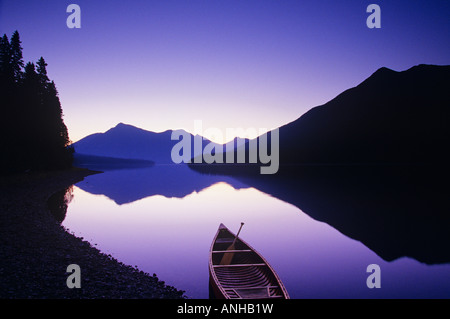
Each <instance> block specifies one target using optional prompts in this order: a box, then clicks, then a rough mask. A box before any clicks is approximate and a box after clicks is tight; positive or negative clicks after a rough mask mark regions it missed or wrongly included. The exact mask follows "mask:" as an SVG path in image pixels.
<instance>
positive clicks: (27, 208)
mask: <svg viewBox="0 0 450 319" xmlns="http://www.w3.org/2000/svg"><path fill="white" fill-rule="evenodd" d="M97 173H100V172H96V171H91V170H87V169H80V168H72V169H69V170H64V171H51V172H33V173H23V174H20V175H14V176H6V177H0V298H3V299H72V298H74V299H142V298H145V299H178V298H185V296H184V291H180V290H178V289H176V288H174V287H172V286H167V285H166V284H165V283H164V281H161V280H159V279H158V278H157V276H156V274H153V275H150V274H147V273H145V272H143V271H140V270H139V269H138V268H137V267H136V268H135V267H132V266H129V265H125V264H123V263H121V262H119V261H118V260H116V259H114V258H113V257H111V256H110V255H106V254H104V253H102V252H100V251H99V250H98V249H97V248H95V247H93V246H91V244H90V243H89V242H87V241H85V240H83V239H82V238H79V237H76V236H75V235H73V234H71V233H69V232H68V231H67V230H66V229H65V228H64V227H63V226H61V225H60V224H59V223H58V222H57V221H56V219H55V218H54V217H53V216H52V214H51V213H50V210H49V208H48V206H47V201H48V199H49V198H50V197H51V196H52V195H53V194H55V193H56V192H58V191H61V190H63V189H65V188H67V187H70V186H71V185H73V184H75V183H78V182H80V181H82V180H83V179H84V178H85V177H87V176H89V175H93V174H97ZM70 264H77V265H79V266H80V269H81V276H80V277H81V288H73V289H69V288H68V287H67V285H66V280H67V278H68V276H69V275H70V273H66V269H67V266H68V265H70Z"/></svg>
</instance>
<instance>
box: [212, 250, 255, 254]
mask: <svg viewBox="0 0 450 319" xmlns="http://www.w3.org/2000/svg"><path fill="white" fill-rule="evenodd" d="M251 252H252V250H250V249H241V250H238V249H235V250H231V249H230V250H213V251H212V253H213V254H220V253H222V254H223V253H251Z"/></svg>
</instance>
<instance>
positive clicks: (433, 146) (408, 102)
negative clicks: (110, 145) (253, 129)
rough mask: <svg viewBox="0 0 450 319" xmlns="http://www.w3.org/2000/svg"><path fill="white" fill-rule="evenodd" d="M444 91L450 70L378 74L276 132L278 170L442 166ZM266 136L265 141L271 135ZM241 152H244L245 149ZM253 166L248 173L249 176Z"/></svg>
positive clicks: (449, 108) (448, 135) (217, 168)
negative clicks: (302, 166)
mask: <svg viewBox="0 0 450 319" xmlns="http://www.w3.org/2000/svg"><path fill="white" fill-rule="evenodd" d="M449 88H450V66H436V65H418V66H414V67H412V68H410V69H408V70H406V71H402V72H396V71H393V70H390V69H388V68H381V69H379V70H377V71H376V72H375V73H374V74H372V75H371V76H370V77H369V78H368V79H366V80H365V81H363V82H362V83H361V84H359V85H358V86H356V87H354V88H351V89H349V90H347V91H345V92H343V93H341V94H340V95H338V96H337V97H336V98H334V99H333V100H331V101H329V102H328V103H326V104H324V105H321V106H317V107H314V108H312V109H311V110H310V111H308V112H307V113H305V114H304V115H302V116H301V117H300V118H298V119H297V120H295V121H293V122H291V123H289V124H286V125H284V126H282V127H280V128H279V158H280V168H282V167H286V166H288V165H290V167H293V165H298V164H425V163H436V162H439V163H446V162H448V160H449V157H448V154H447V153H448V152H447V150H446V149H447V145H449V140H450V125H449V124H450V123H449V122H450V90H449ZM267 134H268V135H267V139H268V140H269V141H270V136H271V134H273V131H272V132H269V133H267ZM260 138H261V137H258V140H259V139H260ZM246 147H247V151H248V143H247V146H246ZM269 149H270V147H269ZM247 158H248V157H247ZM252 166H256V165H250V166H249V169H248V170H249V171H252V172H253V171H254V170H253V169H252ZM257 166H258V167H259V166H261V164H258V165H257ZM191 167H192V168H195V169H198V170H203V171H208V172H218V173H234V172H236V171H238V172H245V169H244V168H242V165H241V166H239V165H209V166H208V165H191ZM258 172H259V171H258Z"/></svg>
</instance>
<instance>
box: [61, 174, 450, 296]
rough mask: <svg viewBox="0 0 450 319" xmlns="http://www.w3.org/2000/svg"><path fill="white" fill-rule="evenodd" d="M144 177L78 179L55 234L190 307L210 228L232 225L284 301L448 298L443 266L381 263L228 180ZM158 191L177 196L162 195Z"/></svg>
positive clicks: (448, 267)
mask: <svg viewBox="0 0 450 319" xmlns="http://www.w3.org/2000/svg"><path fill="white" fill-rule="evenodd" d="M151 170H152V169H148V170H135V171H132V170H130V171H115V172H106V173H104V174H99V175H93V176H90V177H88V178H86V179H85V181H83V182H81V183H79V184H77V185H76V186H75V187H74V189H73V195H74V197H73V200H72V202H71V203H70V205H69V207H68V210H67V214H66V217H65V219H64V221H63V223H62V224H63V226H65V227H66V228H68V229H69V231H70V232H73V233H74V234H75V235H77V236H80V237H84V238H85V239H86V240H89V241H90V242H91V243H92V244H95V245H96V247H97V248H99V249H100V250H101V251H103V252H105V253H108V254H111V255H112V256H114V257H115V258H117V259H118V260H119V261H121V262H123V263H125V264H128V265H132V266H135V265H136V266H138V267H139V269H141V270H143V271H145V272H148V273H150V274H153V273H156V274H157V275H158V277H159V278H160V279H161V280H164V281H165V282H166V283H167V284H169V285H173V286H175V287H177V288H178V289H182V290H185V291H186V295H187V296H188V297H190V298H208V297H209V291H208V280H209V277H208V251H209V248H210V245H211V242H212V239H213V237H214V235H215V233H216V231H217V228H218V226H219V224H220V223H224V224H225V225H226V226H227V227H229V228H230V229H231V230H232V231H234V232H236V231H237V229H238V228H239V225H240V222H245V226H244V227H243V229H242V231H241V237H242V238H243V239H244V240H245V241H247V242H248V243H249V244H250V245H252V246H253V247H254V248H255V249H257V250H258V251H259V252H260V253H261V254H262V255H263V256H265V257H266V259H267V260H268V261H269V263H270V264H271V265H272V266H273V268H274V269H275V270H276V272H277V273H278V275H279V276H280V278H281V280H282V281H283V282H284V284H285V286H286V288H287V290H288V292H289V294H290V296H291V298H416V297H420V298H428V297H441V298H449V297H450V264H441V265H431V266H430V265H425V264H421V263H419V262H418V261H416V260H413V259H410V258H400V259H397V260H395V261H393V262H386V261H384V260H383V259H381V258H380V257H378V256H377V255H376V254H375V253H374V252H372V251H371V250H370V249H368V248H367V247H366V246H364V245H363V244H362V243H361V242H359V241H355V240H353V239H350V238H348V237H346V236H344V235H343V234H341V233H340V232H338V231H337V230H335V229H334V228H332V227H331V226H329V225H328V224H325V223H322V222H318V221H316V220H314V219H312V218H310V217H309V216H308V215H306V214H305V213H303V212H302V211H301V210H300V209H298V208H297V207H296V206H293V205H291V204H288V203H286V202H283V201H281V200H279V199H277V198H274V197H272V196H270V195H267V194H265V193H263V192H261V191H259V190H257V189H255V188H252V187H246V186H245V185H243V184H241V183H239V182H236V181H233V180H232V179H230V178H220V177H207V176H200V174H197V173H194V172H190V171H188V169H187V168H186V169H185V168H183V169H182V173H183V174H185V175H183V174H181V175H183V176H185V177H186V178H185V179H182V180H181V181H178V184H177V181H176V180H175V179H174V180H172V179H170V177H169V180H170V181H171V182H170V181H168V180H156V179H153V180H152V179H151V177H152V176H153V175H152V174H155V173H154V171H151ZM153 170H154V169H153ZM163 173H164V172H163ZM146 174H149V175H146ZM158 174H162V173H158ZM124 176H127V180H124V179H123V178H124ZM130 176H131V177H130ZM153 177H155V176H153ZM158 178H161V175H158ZM144 180H145V183H144V182H143V181H144ZM193 180H195V181H196V183H194V184H192V183H193ZM167 183H169V184H170V183H173V184H172V186H173V188H177V187H181V189H182V191H177V192H175V193H171V192H170V191H169V192H167V190H164V186H162V184H167ZM180 183H181V184H183V185H180ZM189 183H190V184H189ZM187 184H189V185H191V186H192V187H190V186H189V185H187ZM129 185H133V187H138V188H139V187H140V190H139V191H140V192H141V194H140V195H139V196H137V195H136V192H138V190H136V189H134V188H133V187H131V186H129ZM155 185H156V186H155ZM158 185H160V187H161V189H162V190H161V191H158ZM232 185H233V186H232ZM155 187H156V188H155ZM143 188H145V190H143ZM191 188H192V189H191ZM83 189H84V190H83ZM102 189H103V190H102ZM103 194H106V195H103ZM133 194H134V195H133ZM369 264H378V265H379V266H380V267H381V288H380V289H369V288H367V286H366V279H367V276H368V275H369V274H368V273H366V268H367V266H368V265H369Z"/></svg>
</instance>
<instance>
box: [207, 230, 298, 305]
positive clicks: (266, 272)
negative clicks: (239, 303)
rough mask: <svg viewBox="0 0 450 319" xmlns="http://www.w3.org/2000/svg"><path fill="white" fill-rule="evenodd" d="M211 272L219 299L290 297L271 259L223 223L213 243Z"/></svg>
mask: <svg viewBox="0 0 450 319" xmlns="http://www.w3.org/2000/svg"><path fill="white" fill-rule="evenodd" d="M235 239H236V241H235ZM233 242H234V247H232V248H233V249H232V250H230V249H229V248H230V246H231V245H232V244H233ZM224 256H226V257H225V258H224ZM224 260H225V261H226V262H225V264H224ZM209 275H210V286H211V288H212V293H213V295H214V297H215V298H217V299H272V298H279V299H289V295H288V293H287V291H286V288H285V287H284V285H283V283H282V282H281V280H280V278H279V277H278V275H277V274H276V273H275V271H274V270H273V268H272V267H271V266H270V265H269V263H268V262H267V260H265V259H264V257H263V256H261V255H260V254H259V253H258V252H257V251H256V250H255V249H254V248H252V247H251V246H250V245H249V244H247V243H246V242H245V241H243V240H242V239H241V238H240V237H238V238H236V235H235V234H233V233H232V232H231V231H230V230H229V229H228V228H227V227H225V225H223V224H220V226H219V229H218V230H217V233H216V236H215V237H214V240H213V242H212V245H211V249H210V254H209Z"/></svg>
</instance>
